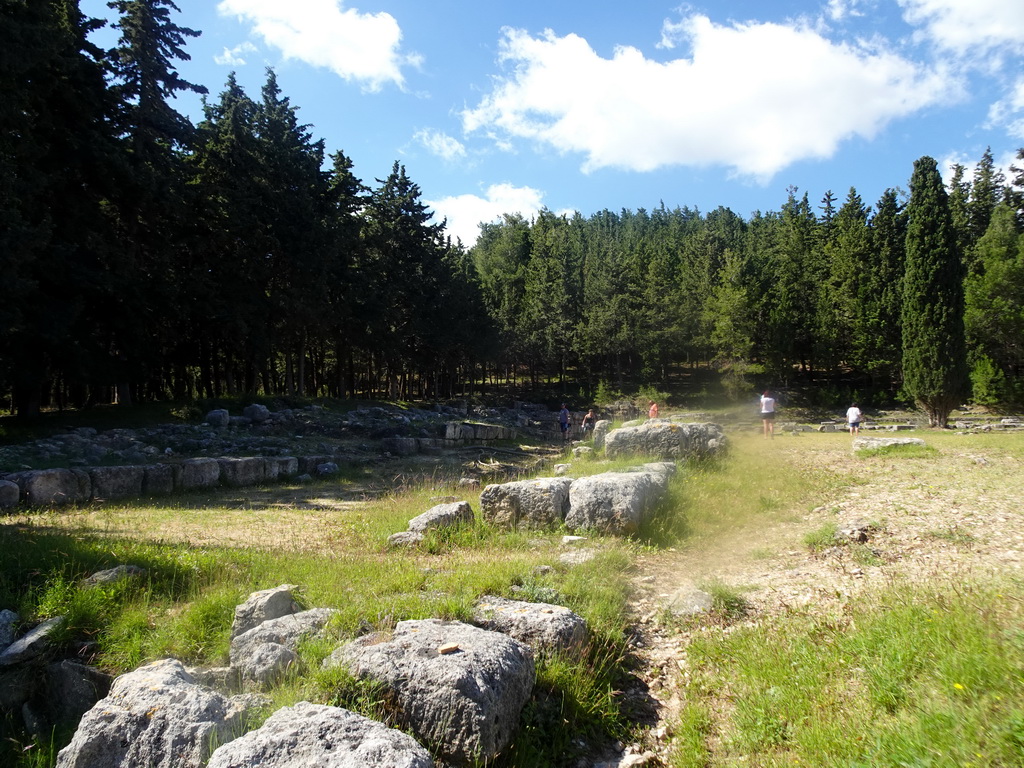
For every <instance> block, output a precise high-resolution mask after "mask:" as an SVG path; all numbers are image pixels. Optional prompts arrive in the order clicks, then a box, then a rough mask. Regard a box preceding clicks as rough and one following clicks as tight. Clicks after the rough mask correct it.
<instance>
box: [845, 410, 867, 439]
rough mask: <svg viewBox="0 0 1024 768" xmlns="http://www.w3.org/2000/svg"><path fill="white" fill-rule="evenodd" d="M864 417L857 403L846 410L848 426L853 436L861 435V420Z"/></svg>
mask: <svg viewBox="0 0 1024 768" xmlns="http://www.w3.org/2000/svg"><path fill="white" fill-rule="evenodd" d="M863 415H864V414H862V413H861V412H860V408H858V407H857V404H856V403H854V404H853V405H851V406H850V407H849V408H847V409H846V425H847V426H848V427H849V428H850V434H851V435H859V434H860V420H861V418H862V417H863Z"/></svg>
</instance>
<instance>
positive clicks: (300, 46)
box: [217, 0, 420, 91]
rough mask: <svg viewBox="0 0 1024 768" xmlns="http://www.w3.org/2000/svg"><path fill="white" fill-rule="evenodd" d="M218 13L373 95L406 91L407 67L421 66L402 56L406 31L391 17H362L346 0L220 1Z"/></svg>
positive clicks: (414, 58)
mask: <svg viewBox="0 0 1024 768" xmlns="http://www.w3.org/2000/svg"><path fill="white" fill-rule="evenodd" d="M217 10H218V12H219V13H221V14H222V15H234V16H237V17H238V18H239V19H241V20H243V21H245V22H248V23H249V24H251V25H252V27H253V30H254V31H255V33H256V34H257V35H259V36H260V37H262V38H263V39H264V40H265V41H266V43H267V44H268V45H272V46H274V47H275V48H278V49H280V51H281V53H282V55H283V56H284V57H285V58H286V59H298V60H300V61H304V62H306V63H307V64H310V65H312V66H314V67H325V68H327V69H330V70H331V71H333V72H334V73H335V74H337V75H338V76H339V77H342V78H344V79H345V80H348V81H353V82H358V83H360V84H361V85H362V87H363V88H364V89H365V90H368V91H378V90H380V89H381V88H382V87H383V86H384V85H385V84H387V83H393V84H395V85H397V86H399V87H402V86H403V85H404V82H405V78H404V76H403V74H402V69H403V67H407V66H418V65H419V64H420V57H419V56H417V55H415V54H408V53H403V52H402V50H401V42H402V30H401V29H400V28H399V26H398V22H397V21H395V18H394V17H393V16H391V14H388V13H384V12H381V13H361V12H360V11H359V10H357V9H355V8H345V6H344V3H343V2H342V1H341V0H288V2H280V0H220V2H219V3H218V4H217Z"/></svg>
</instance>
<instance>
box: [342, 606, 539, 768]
mask: <svg viewBox="0 0 1024 768" xmlns="http://www.w3.org/2000/svg"><path fill="white" fill-rule="evenodd" d="M324 664H325V666H334V665H338V664H340V665H344V666H346V667H347V668H349V669H350V670H351V671H352V673H353V674H355V675H356V676H357V677H360V678H364V679H371V680H375V681H378V682H381V683H384V684H385V685H386V686H387V687H388V689H389V692H390V694H391V696H392V697H393V699H394V702H395V707H396V711H397V713H398V715H399V717H400V720H401V724H402V726H403V727H406V728H409V729H410V730H411V731H412V732H413V734H415V735H416V737H417V738H418V739H419V740H420V741H422V742H423V743H425V744H426V745H427V746H428V747H429V748H430V750H431V751H432V752H433V753H435V754H437V755H439V756H440V757H441V758H442V759H444V760H445V761H446V762H449V763H451V764H454V765H466V766H469V765H479V764H481V763H487V762H489V761H491V760H493V759H494V757H495V756H497V755H498V754H499V753H500V752H501V751H502V750H503V749H505V748H506V747H507V746H508V745H509V743H511V741H512V738H513V736H514V735H515V733H516V732H517V730H518V727H519V716H520V713H521V711H522V708H523V705H525V704H526V701H527V700H528V699H529V697H530V694H531V692H532V690H533V682H534V674H535V670H534V660H533V654H532V652H531V651H530V649H529V648H528V647H527V646H526V645H524V644H523V643H520V642H519V641H517V640H514V639H512V638H511V637H508V636H506V635H503V634H501V633H498V632H491V631H489V630H486V629H481V628H479V627H474V626H472V625H470V624H464V623H462V622H459V621H441V620H440V619H425V620H422V621H400V622H399V623H398V625H397V626H396V627H395V629H394V632H389V633H374V634H370V635H365V636H363V637H360V638H357V639H356V640H353V641H352V642H350V643H347V644H346V645H343V646H341V647H340V648H338V649H337V650H336V651H335V652H334V653H333V654H331V656H330V657H329V658H328V659H327V660H326V661H325V662H324Z"/></svg>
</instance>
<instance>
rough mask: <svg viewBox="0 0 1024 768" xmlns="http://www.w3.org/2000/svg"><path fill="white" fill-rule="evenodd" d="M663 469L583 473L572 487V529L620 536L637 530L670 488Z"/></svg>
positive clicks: (568, 518) (568, 524) (567, 520)
mask: <svg viewBox="0 0 1024 768" xmlns="http://www.w3.org/2000/svg"><path fill="white" fill-rule="evenodd" d="M668 478H669V474H668V473H667V472H662V471H639V472H605V473H604V474H600V475H591V476H589V477H581V478H579V479H578V480H576V481H575V482H574V483H573V484H572V487H571V488H570V489H569V512H568V514H567V515H566V516H565V526H566V528H568V529H569V530H570V531H582V530H596V531H600V532H602V533H610V534H615V535H619V536H628V535H630V534H633V533H636V532H637V531H638V530H639V529H640V526H641V525H642V524H643V523H644V521H645V520H646V519H647V518H648V517H649V516H650V515H651V513H652V512H653V511H654V510H655V509H656V508H657V505H658V504H659V503H660V502H661V500H662V499H663V498H664V496H665V493H666V491H667V490H668Z"/></svg>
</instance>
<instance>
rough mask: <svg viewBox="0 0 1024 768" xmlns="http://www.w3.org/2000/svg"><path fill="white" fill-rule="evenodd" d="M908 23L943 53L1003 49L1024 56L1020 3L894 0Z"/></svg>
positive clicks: (1023, 9)
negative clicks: (921, 32) (922, 30)
mask: <svg viewBox="0 0 1024 768" xmlns="http://www.w3.org/2000/svg"><path fill="white" fill-rule="evenodd" d="M897 2H898V3H899V4H900V6H901V7H902V8H903V16H904V18H905V19H906V21H907V23H908V24H912V25H921V26H923V27H924V33H925V34H926V35H927V36H928V37H929V38H931V39H932V40H934V41H935V43H936V44H937V45H939V46H940V47H941V48H944V49H946V50H950V51H954V52H956V53H960V54H968V53H973V54H979V53H985V52H987V51H989V50H992V49H998V48H1004V49H1007V50H1010V51H1016V52H1017V53H1024V2H1021V0H970V2H967V0H897Z"/></svg>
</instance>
